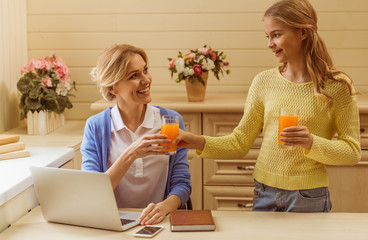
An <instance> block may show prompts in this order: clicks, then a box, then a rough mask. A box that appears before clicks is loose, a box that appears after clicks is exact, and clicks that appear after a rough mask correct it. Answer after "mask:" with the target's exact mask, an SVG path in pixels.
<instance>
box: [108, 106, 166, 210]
mask: <svg viewBox="0 0 368 240" xmlns="http://www.w3.org/2000/svg"><path fill="white" fill-rule="evenodd" d="M110 115H111V145H110V154H109V158H108V161H107V168H109V167H110V166H111V165H112V164H113V163H114V162H115V161H116V159H117V158H118V157H119V156H120V155H121V154H122V153H123V152H124V151H125V149H127V148H128V147H129V146H130V145H131V144H132V143H133V142H134V141H136V140H138V139H139V138H141V137H142V136H144V135H147V134H157V133H160V131H161V114H160V109H158V108H156V107H153V106H151V105H147V108H146V113H145V116H144V120H143V123H142V124H141V125H140V126H139V127H138V128H137V130H136V131H135V132H132V131H131V130H129V129H128V128H127V127H126V126H125V124H124V122H123V120H122V118H121V116H120V112H119V109H118V107H117V105H115V106H114V107H113V108H112V109H111V111H110ZM168 169H169V156H168V155H155V156H147V157H144V158H138V159H136V160H135V161H134V162H133V164H132V165H131V166H130V168H129V170H128V171H127V173H126V174H125V176H124V177H123V178H122V179H121V181H120V182H119V184H118V186H117V187H116V189H115V191H114V193H115V199H116V203H117V205H118V207H119V208H145V207H147V205H148V204H149V203H158V202H161V201H162V200H164V196H165V190H166V183H167V175H168Z"/></svg>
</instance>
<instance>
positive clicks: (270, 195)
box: [253, 180, 332, 212]
mask: <svg viewBox="0 0 368 240" xmlns="http://www.w3.org/2000/svg"><path fill="white" fill-rule="evenodd" d="M254 185H255V188H254V197H253V211H267V212H329V211H330V210H331V207H332V204H331V199H330V192H329V190H328V187H320V188H313V189H305V190H284V189H280V188H275V187H270V186H267V185H265V184H262V183H260V182H258V181H256V180H254Z"/></svg>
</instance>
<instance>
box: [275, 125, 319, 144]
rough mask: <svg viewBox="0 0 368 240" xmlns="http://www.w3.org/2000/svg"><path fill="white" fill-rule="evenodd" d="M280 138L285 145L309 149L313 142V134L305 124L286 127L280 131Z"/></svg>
mask: <svg viewBox="0 0 368 240" xmlns="http://www.w3.org/2000/svg"><path fill="white" fill-rule="evenodd" d="M280 135H281V138H280V140H281V141H282V142H284V145H285V146H299V147H302V148H305V149H311V147H312V143H313V135H312V134H310V133H309V130H308V128H307V127H305V126H294V127H288V128H285V129H284V130H283V132H281V133H280Z"/></svg>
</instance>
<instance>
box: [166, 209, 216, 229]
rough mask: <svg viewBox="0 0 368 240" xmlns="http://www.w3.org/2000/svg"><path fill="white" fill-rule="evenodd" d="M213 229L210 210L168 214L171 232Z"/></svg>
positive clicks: (179, 211) (213, 223) (182, 211)
mask: <svg viewBox="0 0 368 240" xmlns="http://www.w3.org/2000/svg"><path fill="white" fill-rule="evenodd" d="M215 228H216V225H215V221H214V220H213V217H212V213H211V210H178V211H173V212H171V213H170V229H171V231H172V232H183V231H190V232H192V231H214V230H215Z"/></svg>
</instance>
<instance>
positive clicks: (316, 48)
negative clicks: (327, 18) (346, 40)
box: [264, 0, 355, 106]
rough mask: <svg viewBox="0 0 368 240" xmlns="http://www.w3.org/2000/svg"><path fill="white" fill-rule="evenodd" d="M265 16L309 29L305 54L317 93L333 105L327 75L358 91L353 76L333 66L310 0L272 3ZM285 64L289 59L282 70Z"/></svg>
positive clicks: (305, 42)
mask: <svg viewBox="0 0 368 240" xmlns="http://www.w3.org/2000/svg"><path fill="white" fill-rule="evenodd" d="M264 17H272V18H273V19H275V20H277V21H279V22H281V23H284V24H286V25H287V26H289V27H291V28H294V29H305V30H306V32H307V38H306V39H305V40H304V42H303V48H304V51H305V55H306V60H307V69H308V73H309V75H310V77H311V80H312V82H313V87H314V91H315V94H316V96H318V97H320V98H321V99H323V100H326V101H327V102H328V103H329V105H330V106H332V104H333V102H332V98H331V96H330V95H329V94H328V93H327V92H326V91H325V87H326V83H327V80H328V79H331V80H333V81H338V82H342V83H344V84H345V85H346V86H347V88H348V90H349V93H350V95H353V94H355V93H353V87H352V81H351V79H350V78H349V80H350V81H349V80H347V79H344V78H339V77H338V76H337V75H339V74H341V73H343V72H341V71H338V70H336V69H334V67H333V63H332V59H331V57H330V55H329V53H328V51H327V48H326V45H325V43H324V42H323V40H322V38H321V37H320V36H319V34H318V33H317V14H316V11H315V10H314V8H313V6H312V5H311V4H310V3H309V1H308V0H281V1H279V2H276V3H275V4H273V5H272V6H271V7H270V8H269V9H268V10H267V11H266V13H265V14H264ZM285 68H286V63H284V64H283V65H282V66H280V67H279V70H280V72H282V71H284V70H285ZM343 74H345V73H343ZM345 75H346V74H345ZM346 76H347V75H346Z"/></svg>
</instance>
